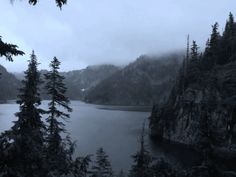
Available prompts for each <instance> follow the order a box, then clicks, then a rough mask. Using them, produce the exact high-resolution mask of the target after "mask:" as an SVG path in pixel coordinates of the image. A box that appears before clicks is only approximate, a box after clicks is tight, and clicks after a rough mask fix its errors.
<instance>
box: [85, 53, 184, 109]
mask: <svg viewBox="0 0 236 177" xmlns="http://www.w3.org/2000/svg"><path fill="white" fill-rule="evenodd" d="M182 58H183V53H181V52H180V53H174V54H167V55H163V56H159V57H156V56H148V55H142V56H140V57H139V58H137V60H136V61H134V62H132V63H130V64H129V65H128V66H126V67H124V68H123V69H121V70H119V71H117V72H116V73H114V74H113V75H111V76H110V77H108V78H107V79H104V80H103V81H101V82H100V83H99V84H97V85H96V86H95V87H92V88H91V89H90V90H88V91H87V92H86V96H85V101H86V102H89V103H96V104H111V105H152V104H154V103H158V102H162V101H163V100H164V99H166V98H167V97H168V95H169V92H170V89H171V88H172V85H173V83H174V80H175V77H176V74H177V72H178V69H179V67H180V63H181V59H182Z"/></svg>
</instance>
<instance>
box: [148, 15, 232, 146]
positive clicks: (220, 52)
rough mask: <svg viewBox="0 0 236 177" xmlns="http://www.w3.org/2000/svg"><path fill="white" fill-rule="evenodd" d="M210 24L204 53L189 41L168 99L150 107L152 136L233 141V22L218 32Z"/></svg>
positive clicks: (215, 143) (198, 141)
mask: <svg viewBox="0 0 236 177" xmlns="http://www.w3.org/2000/svg"><path fill="white" fill-rule="evenodd" d="M217 25H218V24H215V25H214V26H213V30H212V35H211V37H210V40H209V41H208V43H207V47H206V49H205V51H204V53H203V54H201V55H200V54H199V53H198V52H197V49H198V47H197V45H196V42H195V41H193V45H192V47H191V53H190V54H189V53H188V51H189V48H187V55H186V58H185V60H184V62H183V66H182V68H181V70H180V72H179V76H178V78H177V80H176V82H175V85H174V87H173V89H172V91H171V94H170V97H169V98H168V100H167V101H166V102H165V103H163V104H159V105H155V106H154V107H153V111H152V114H151V117H150V129H151V136H152V137H156V138H159V139H168V140H170V141H173V142H178V143H183V144H188V145H194V146H195V147H197V146H200V145H201V144H204V143H203V142H205V145H206V143H208V144H211V146H214V147H217V146H218V147H222V146H225V147H226V146H227V147H229V146H231V147H232V146H234V145H235V143H236V142H235V139H236V137H235V135H236V125H235V124H236V57H235V56H236V47H235V44H236V23H234V21H233V17H232V14H231V15H230V18H229V20H228V21H227V23H226V28H225V31H224V32H223V34H222V35H220V34H219V33H218V32H217V27H218V26H217Z"/></svg>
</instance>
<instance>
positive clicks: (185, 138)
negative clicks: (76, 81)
mask: <svg viewBox="0 0 236 177" xmlns="http://www.w3.org/2000/svg"><path fill="white" fill-rule="evenodd" d="M37 2H38V1H37V0H29V3H31V4H33V5H35V4H36V3H37ZM66 3H67V1H66V0H56V4H57V6H59V7H60V8H61V7H62V5H63V4H66ZM198 49H199V47H198V46H197V44H196V41H193V42H192V44H191V46H190V44H189V38H188V41H187V52H186V56H185V58H184V60H183V63H182V66H181V68H180V69H179V73H178V77H177V78H176V80H175V81H174V82H173V81H172V79H173V77H174V76H175V74H176V70H177V69H178V64H176V63H175V64H172V63H171V62H170V63H171V64H170V66H171V67H167V68H169V69H170V70H172V71H173V68H174V72H173V76H167V77H166V78H167V79H165V78H164V80H167V84H169V85H168V88H171V89H170V90H167V91H166V90H165V91H166V94H167V95H168V93H169V96H168V98H166V99H164V98H163V99H162V101H160V102H158V101H157V103H158V104H156V105H154V106H153V110H152V113H151V116H150V122H149V123H150V132H151V134H150V135H151V138H152V139H153V141H168V142H171V143H181V144H185V145H187V146H190V147H191V148H194V149H196V151H198V152H199V154H200V156H201V162H200V163H199V164H196V165H195V166H193V167H191V168H188V169H182V168H179V167H178V166H175V165H174V164H171V163H169V162H167V161H165V160H164V159H161V158H156V157H155V158H154V156H153V155H152V154H151V153H150V152H149V150H148V148H147V147H146V144H145V136H146V134H145V122H144V123H143V125H142V132H141V134H140V138H139V144H140V148H139V149H138V151H137V152H134V154H133V155H132V157H131V158H132V159H133V164H132V166H131V168H130V170H129V171H128V172H123V171H122V170H121V171H120V172H119V173H117V172H114V171H113V169H112V165H111V163H110V161H109V157H108V155H107V154H106V152H105V150H104V149H103V148H102V147H101V148H99V149H98V150H97V151H96V154H95V160H92V158H91V156H90V155H87V156H83V157H80V156H79V157H76V156H75V153H74V152H75V146H76V143H75V142H73V141H72V138H71V137H70V134H69V133H68V130H67V129H66V126H65V122H66V121H68V120H69V119H70V113H71V112H72V111H73V110H72V108H71V106H70V99H69V97H68V95H67V91H68V89H67V85H66V78H65V77H67V75H66V74H63V73H61V72H60V64H61V62H60V61H59V59H58V58H57V57H54V58H53V59H52V61H51V62H50V64H49V67H50V70H49V71H47V72H44V73H42V72H40V71H39V70H38V65H39V62H38V59H37V56H36V54H35V52H34V51H32V53H31V55H30V60H29V61H28V68H27V70H26V71H25V72H24V79H23V80H22V83H21V84H20V88H19V92H18V96H17V101H16V103H17V104H18V105H19V111H18V112H17V113H15V116H16V118H17V120H16V121H14V122H13V126H12V127H11V128H10V129H9V130H6V131H4V132H2V133H1V135H0V177H65V176H68V177H71V176H74V177H86V176H89V177H113V176H114V177H115V176H116V177H124V176H129V177H235V176H236V171H235V169H236V168H235V167H236V166H235V164H236V146H235V145H236V125H235V124H236V100H235V98H236V91H235V87H236V23H235V21H234V17H233V15H232V14H231V13H230V15H229V19H228V20H227V22H226V25H225V29H224V32H223V33H222V34H220V33H219V32H218V23H215V24H214V25H213V26H212V34H211V36H210V38H209V40H207V43H206V48H205V50H204V52H203V53H199V50H198ZM17 55H24V52H23V51H21V50H18V46H17V45H14V44H8V43H6V42H3V41H2V40H1V38H0V57H5V58H6V59H7V60H9V61H13V58H12V57H13V56H17ZM140 62H141V65H139V63H140ZM145 62H150V61H146V60H143V59H139V60H138V61H137V62H135V63H134V64H135V65H134V66H135V67H141V66H142V63H145ZM172 62H173V61H172ZM175 62H177V60H175ZM177 63H178V62H177ZM173 65H174V66H175V67H174V66H173ZM144 66H148V67H147V68H141V70H142V71H143V70H149V69H151V70H153V71H155V68H152V67H150V65H144ZM151 66H153V63H152V64H151ZM154 66H159V65H154ZM164 66H165V65H164ZM130 67H131V68H132V67H133V65H132V64H131V65H129V66H128V69H127V68H125V69H124V70H121V71H119V70H117V71H114V74H111V76H110V77H111V78H113V77H115V78H116V77H117V78H118V76H119V75H120V74H119V73H122V74H126V72H128V73H129V72H130V70H129V68H130ZM161 67H163V65H161ZM115 70H116V69H115ZM0 71H1V72H2V75H1V76H0V77H7V78H8V79H7V80H8V81H10V82H16V84H17V81H16V80H15V77H13V76H12V75H9V74H8V73H7V72H6V70H5V69H4V68H1V70H0ZM112 72H113V70H112ZM116 73H118V74H116ZM122 74H121V75H122ZM159 74H160V73H159ZM161 74H164V73H161ZM117 75H118V76H117ZM131 75H132V72H131ZM154 77H157V76H156V75H155V74H154ZM160 77H161V78H163V77H165V76H164V75H163V76H160ZM140 78H141V79H143V78H142V77H140ZM107 79H108V81H109V78H104V80H105V81H106V80H107ZM138 79H139V78H138ZM144 79H147V78H144ZM105 81H104V82H105ZM94 82H95V81H94ZM94 82H93V81H91V83H94ZM4 83H7V81H4ZM101 83H102V81H101ZM141 83H142V82H141ZM17 85H18V84H17ZM91 85H92V86H94V88H93V89H95V88H99V86H98V85H99V84H97V83H96V84H95V85H93V84H91ZM15 86H16V85H14V84H13V85H12V87H15ZM100 87H103V86H100ZM134 87H135V85H134ZM144 87H145V86H144ZM163 87H164V89H166V87H167V86H166V87H165V86H163ZM147 88H149V89H150V90H152V89H157V88H155V87H154V88H152V87H147ZM6 89H7V88H6ZM13 89H14V88H13ZM42 89H44V91H45V92H44V93H43V94H45V95H46V97H47V98H48V99H49V103H48V105H47V108H45V109H42V108H41V107H40V105H41V101H42V99H43V97H42V93H41V92H40V90H42ZM80 89H81V88H80ZM101 92H102V90H101ZM158 93H159V94H163V93H160V91H159V92H158ZM14 94H15V93H13V96H14ZM166 94H164V96H165V97H166ZM137 95H138V93H137ZM137 95H136V96H137ZM144 96H146V95H144ZM4 99H7V98H4ZM87 99H88V98H87ZM155 99H160V98H159V97H157V98H155ZM59 108H63V111H62V110H61V109H59ZM43 116H44V117H46V119H43ZM95 116H96V115H95ZM117 153H119V152H117Z"/></svg>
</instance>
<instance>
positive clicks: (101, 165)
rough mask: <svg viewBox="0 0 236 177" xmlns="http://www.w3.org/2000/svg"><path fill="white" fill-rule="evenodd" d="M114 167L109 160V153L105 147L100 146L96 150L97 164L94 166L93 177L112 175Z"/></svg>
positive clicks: (108, 176)
mask: <svg viewBox="0 0 236 177" xmlns="http://www.w3.org/2000/svg"><path fill="white" fill-rule="evenodd" d="M112 175H113V172H112V167H111V164H110V162H109V160H108V155H106V153H105V152H104V150H103V148H99V149H98V150H97V152H96V161H95V165H94V166H93V167H92V171H91V177H112Z"/></svg>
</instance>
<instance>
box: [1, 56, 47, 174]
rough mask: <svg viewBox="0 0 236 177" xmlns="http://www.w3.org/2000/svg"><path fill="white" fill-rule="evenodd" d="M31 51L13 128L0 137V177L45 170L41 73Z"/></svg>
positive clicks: (41, 172) (37, 172) (36, 172)
mask: <svg viewBox="0 0 236 177" xmlns="http://www.w3.org/2000/svg"><path fill="white" fill-rule="evenodd" d="M37 67H38V62H37V58H36V55H35V54H34V52H33V53H32V54H31V60H30V61H29V65H28V69H27V71H26V72H25V80H23V81H22V84H23V87H22V88H21V89H20V90H19V91H20V95H19V96H18V97H19V100H17V103H18V104H19V105H20V111H19V112H18V113H16V116H17V117H18V120H17V121H15V122H14V125H13V127H12V128H11V129H10V130H9V131H6V132H4V133H3V134H2V135H1V137H0V148H1V152H0V157H1V164H0V176H1V175H2V176H9V177H11V176H12V177H13V176H14V177H41V176H42V177H43V176H45V169H44V165H45V164H44V160H43V159H44V145H43V142H44V130H45V126H44V123H43V122H42V120H41V112H42V110H41V109H39V108H38V106H39V105H40V104H41V100H40V97H39V93H38V86H39V84H40V75H39V72H38V69H37Z"/></svg>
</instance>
